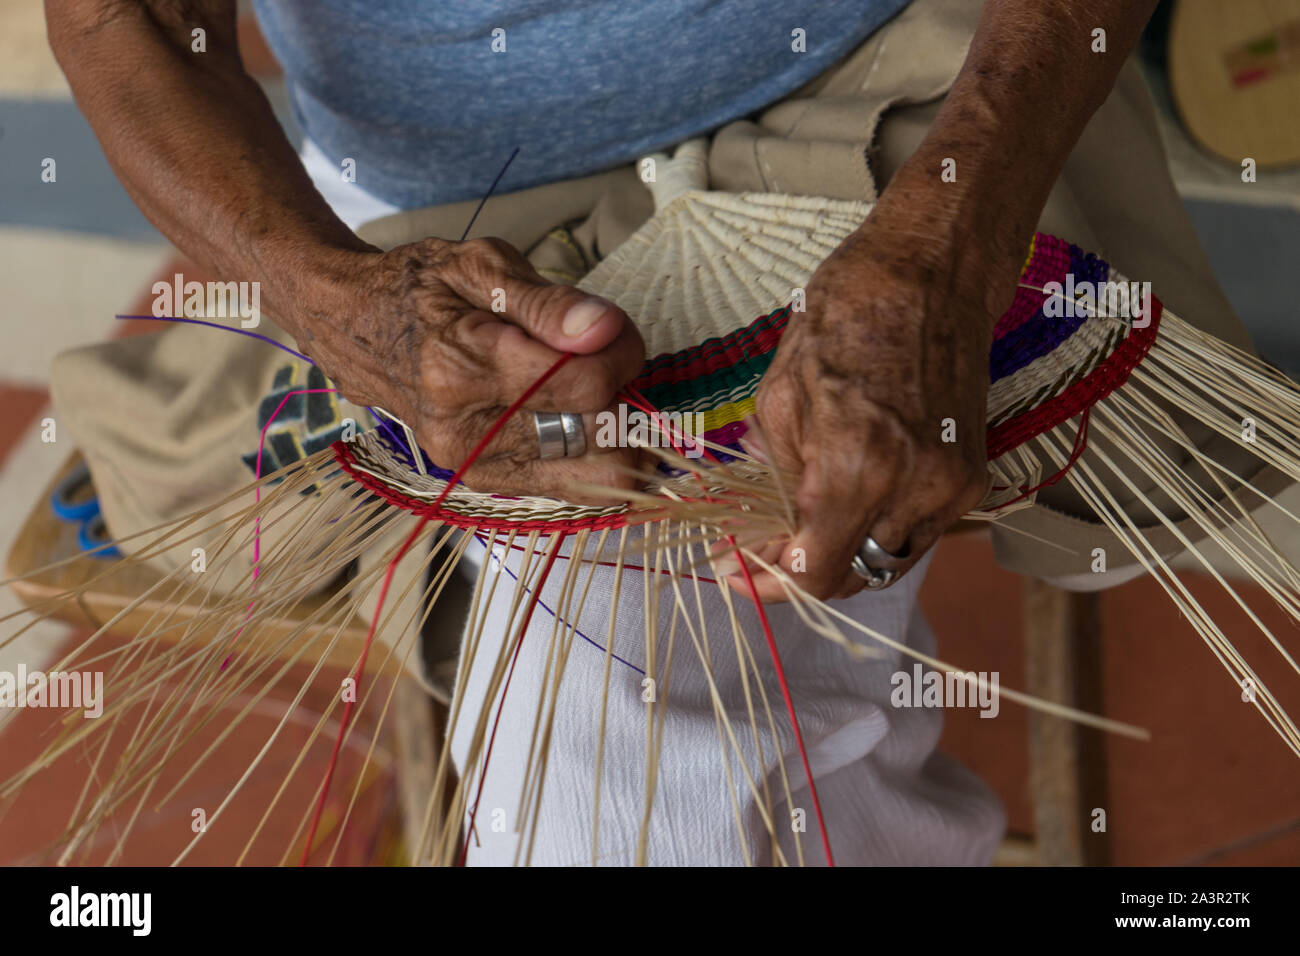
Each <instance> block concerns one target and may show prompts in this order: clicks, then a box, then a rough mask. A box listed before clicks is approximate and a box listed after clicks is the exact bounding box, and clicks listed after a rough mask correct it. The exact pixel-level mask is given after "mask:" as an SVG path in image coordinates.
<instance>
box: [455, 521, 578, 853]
mask: <svg viewBox="0 0 1300 956" xmlns="http://www.w3.org/2000/svg"><path fill="white" fill-rule="evenodd" d="M564 538H565V536H564V535H561V536H560V541H559V543H558V544H554V546H553V547H552V549H551V553H550V554H549V555H547V557H546V565H545V566H544V567H543V568H542V573H541V574H540V575H539V576H538V578H537V583H536V584H535V585H534V586H533V589H532V594H531V595H529V598H528V610H527V611H526V612H525V614H524V623H523V626H522V627H521V628H520V630H519V640H518V641H517V642H516V643H515V652H514V654H513V655H511V657H510V672H509V673H508V674H506V682H505V685H504V686H503V687H502V688H501V699H500V700H498V701H497V713H496V716H495V717H494V718H493V719H492V735H491V736H490V737H489V738H488V745H487V750H486V751H485V752H484V754H483V770H482V772H481V773H479V777H478V789H477V790H476V791H475V793H474V806H473V808H472V809H471V810H470V813H469V829H468V830H467V831H466V833H465V844H464V846H463V847H462V848H461V851H460V862H459V863H458V864H457V865H458V866H464V865H465V859H466V858H467V857H468V856H469V836H470V834H471V833H473V832H474V819H475V817H477V816H478V803H479V800H480V799H482V797H483V784H484V782H485V781H486V780H487V772H488V763H489V762H490V761H491V760H492V745H493V744H495V743H496V740H497V725H498V724H500V723H501V711H502V710H503V709H504V708H505V706H506V692H507V691H509V690H510V679H511V678H512V677H514V676H515V664H517V663H518V662H519V651H520V649H521V648H522V647H523V646H524V638H525V637H527V636H528V625H529V623H530V622H531V621H532V619H533V610H534V609H535V608H536V607H537V602H538V600H539V599H540V598H541V596H542V586H543V585H544V584H546V578H547V577H548V576H549V575H550V573H551V567H552V566H553V565H554V564H555V557H556V555H558V554H559V553H560V547H561V545H563V544H564ZM557 607H558V605H557Z"/></svg>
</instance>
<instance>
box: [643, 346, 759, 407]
mask: <svg viewBox="0 0 1300 956" xmlns="http://www.w3.org/2000/svg"><path fill="white" fill-rule="evenodd" d="M774 354H775V353H774V352H765V353H764V354H762V355H755V356H754V357H753V358H750V359H746V360H745V361H743V362H741V363H740V364H739V365H729V366H727V367H726V368H720V369H718V370H717V371H716V372H711V373H710V374H708V375H706V376H705V377H704V378H693V379H687V380H686V381H684V382H673V383H670V384H667V385H655V386H652V387H649V388H645V389H642V392H641V394H643V395H644V396H645V397H646V400H647V401H649V402H650V404H652V405H654V406H655V407H656V408H662V409H664V410H665V411H672V410H673V409H676V408H679V407H680V406H682V405H685V404H688V403H690V402H692V401H694V400H695V399H697V398H699V397H700V396H701V395H713V394H715V393H717V392H723V391H731V390H733V389H735V388H737V387H739V386H741V385H743V384H745V383H746V382H750V381H753V380H755V379H757V378H761V377H762V376H763V373H764V372H766V371H767V367H768V366H769V365H771V364H772V356H773V355H774Z"/></svg>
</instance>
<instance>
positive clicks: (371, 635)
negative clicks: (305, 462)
mask: <svg viewBox="0 0 1300 956" xmlns="http://www.w3.org/2000/svg"><path fill="white" fill-rule="evenodd" d="M571 358H573V353H572V352H565V353H564V354H563V355H561V356H560V357H559V359H557V360H556V362H555V364H554V365H552V366H551V367H550V368H549V369H547V370H546V372H545V373H543V374H542V376H541V378H539V379H538V380H537V381H535V382H533V384H532V385H530V386H529V387H528V389H527V390H526V391H525V392H524V393H523V394H522V395H520V396H519V397H518V398H517V399H515V401H514V403H513V404H511V406H510V407H509V408H507V409H506V410H505V411H504V412H502V413H501V417H500V418H498V419H497V420H496V421H495V422H494V423H493V424H492V427H491V428H489V429H488V430H487V434H486V435H484V436H483V437H482V438H481V439H479V442H478V444H477V445H475V446H474V448H473V450H472V451H470V453H469V456H468V457H467V458H466V459H465V463H464V464H463V465H461V466H460V468H459V469H458V470H457V471H456V473H455V474H454V475H452V476H451V480H450V481H448V482H447V487H445V488H443V489H442V494H440V495H439V496H438V500H437V501H435V502H434V503H433V505H432V510H434V511H436V510H437V509H438V508H439V506H441V505H442V503H443V501H444V500H445V499H446V497H447V495H449V494H451V490H452V489H453V488H455V487H456V485H457V484H458V483H459V482H460V480H461V478H463V477H464V475H465V472H467V471H468V470H469V469H470V468H471V467H473V465H474V462H475V461H477V460H478V457H479V455H481V454H483V449H485V448H486V447H487V446H488V443H489V442H490V441H492V439H493V438H495V437H496V436H497V433H498V432H499V431H501V429H502V428H503V427H505V423H506V422H507V421H509V420H510V418H511V416H513V415H514V414H515V412H517V411H519V409H520V408H522V407H523V404H524V402H526V401H528V399H530V398H532V397H533V395H535V394H536V393H537V390H538V389H539V388H541V387H542V386H543V385H545V384H546V382H547V381H548V380H549V379H550V377H551V376H552V375H554V374H555V373H556V372H558V371H559V370H560V369H561V368H562V367H563V366H564V363H565V362H567V361H569V359H571ZM340 444H342V442H335V457H337V456H338V446H339V445H340ZM430 520H431V517H430V515H428V514H425V515H422V516H421V517H420V523H419V524H417V525H416V526H415V528H414V530H412V531H411V533H410V534H409V535H408V536H407V538H406V540H405V541H404V542H403V543H402V547H401V549H399V550H398V552H397V554H396V555H395V556H394V557H393V559H392V560H391V561H389V562H388V569H387V570H386V571H385V572H384V583H383V585H382V586H381V587H380V589H379V600H378V601H377V602H376V604H375V613H374V616H373V617H372V618H371V619H370V629H369V630H368V631H367V632H366V641H365V643H364V644H363V645H362V646H361V656H360V658H358V660H357V670H356V676H355V687H354V688H353V690H354V695H353V697H354V699H353V700H350V701H348V702H347V704H346V705H345V706H344V708H343V719H342V720H341V721H340V722H339V732H338V734H337V735H336V736H335V738H334V750H333V752H332V753H331V754H330V761H329V766H328V767H327V768H326V770H325V781H324V783H322V784H321V791H320V799H319V800H317V802H316V812H315V813H314V814H312V820H311V828H310V830H309V831H308V833H307V843H306V845H305V846H304V847H303V848H302V859H301V860H299V861H298V865H299V866H306V865H307V857H308V855H309V854H310V853H311V845H312V841H313V840H314V839H315V837H316V828H317V827H318V826H319V825H320V818H321V814H322V813H323V812H324V810H325V798H326V797H327V796H328V795H329V789H330V781H331V780H333V779H334V769H335V767H336V766H337V765H338V758H339V749H340V748H341V747H342V746H343V736H344V734H345V733H346V732H347V727H348V718H349V717H351V716H352V710H353V705H354V704H355V703H356V699H357V698H359V697H360V692H361V675H362V671H363V670H364V669H365V666H366V656H367V655H368V654H369V653H370V645H371V644H372V643H373V642H374V639H375V628H376V627H377V626H378V624H379V618H380V615H381V613H382V612H383V610H384V601H385V600H386V599H387V597H388V586H389V584H390V582H391V581H392V580H393V572H394V571H396V570H397V565H398V563H399V562H400V561H401V560H402V558H404V557H406V552H407V551H409V550H410V549H411V545H413V544H414V543H415V539H416V538H417V537H418V536H419V534H420V532H421V531H423V530H424V526H425V525H426V524H428V523H429V521H430ZM521 640H522V638H521ZM503 698H504V695H503ZM485 769H486V768H485Z"/></svg>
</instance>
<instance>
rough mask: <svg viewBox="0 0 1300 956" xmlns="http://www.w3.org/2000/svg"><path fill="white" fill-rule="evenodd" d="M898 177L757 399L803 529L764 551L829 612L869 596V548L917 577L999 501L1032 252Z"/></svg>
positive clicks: (774, 594) (770, 581) (845, 248)
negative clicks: (964, 520) (999, 444)
mask: <svg viewBox="0 0 1300 956" xmlns="http://www.w3.org/2000/svg"><path fill="white" fill-rule="evenodd" d="M910 176H916V177H917V178H915V179H910V180H909V177H910ZM899 177H900V178H898V179H896V180H895V182H894V183H893V184H892V185H891V187H890V189H889V190H888V191H887V192H886V193H885V195H884V196H883V197H882V199H881V201H880V203H879V204H878V205H877V206H876V208H875V210H874V211H873V212H872V214H871V215H870V217H869V218H868V219H867V221H866V222H865V223H864V224H863V226H862V227H861V228H859V229H858V230H857V231H856V232H855V233H854V234H853V235H851V236H850V237H849V238H848V239H846V240H845V241H844V242H843V243H842V244H841V245H840V247H839V248H838V249H837V250H836V251H835V252H834V253H833V254H832V255H831V257H830V258H829V259H827V260H826V261H825V262H824V263H823V264H822V265H821V267H820V268H819V269H818V270H817V272H816V273H815V274H814V275H813V278H812V280H811V281H810V282H809V284H808V288H807V310H806V311H805V312H802V313H800V312H795V313H792V314H791V316H790V322H789V326H788V328H787V330H786V332H785V335H784V337H783V338H782V340H781V343H780V346H779V347H778V349H777V352H776V356H775V358H774V360H773V362H772V365H771V367H770V368H769V370H768V372H767V375H766V376H765V377H764V379H763V382H762V384H761V386H760V388H759V391H758V398H757V415H758V421H759V425H760V428H761V432H760V434H759V435H758V436H756V437H757V438H758V440H759V442H760V449H761V453H762V454H763V455H764V456H765V457H766V458H767V459H768V460H769V461H770V463H771V464H772V465H773V466H774V467H776V468H777V469H779V470H780V471H781V472H782V473H784V474H785V475H787V476H793V477H794V479H795V482H796V484H795V486H794V487H793V488H791V489H789V491H790V493H791V497H792V499H793V502H794V505H795V509H796V511H797V518H798V530H797V533H796V534H795V535H794V537H793V538H790V539H788V540H783V541H774V542H768V543H767V544H766V545H765V546H761V547H758V548H757V549H756V550H757V553H759V554H760V555H762V556H763V557H764V559H765V560H768V561H778V562H779V564H780V566H781V567H782V568H783V569H785V570H786V571H787V572H789V573H790V574H791V576H792V578H793V580H794V581H795V583H797V584H798V585H799V586H800V587H801V588H803V589H805V590H806V591H808V592H810V593H811V594H813V595H814V596H816V597H819V598H823V599H826V598H834V597H844V596H847V595H849V594H852V593H854V592H856V591H858V590H859V589H861V588H862V587H863V586H865V584H866V581H865V579H864V578H862V577H860V576H859V575H858V574H857V573H856V572H854V571H853V570H852V569H851V562H852V560H853V557H854V555H855V554H856V553H857V552H858V549H859V547H860V546H861V545H862V543H863V541H864V540H865V539H866V538H867V536H868V535H870V536H871V537H872V538H873V539H874V540H875V542H876V543H877V544H878V545H880V547H882V548H884V549H885V550H886V551H889V552H891V553H893V554H907V555H908V557H907V560H906V561H904V562H903V563H902V565H901V569H902V570H906V569H907V568H908V567H910V566H911V565H912V564H914V563H915V562H916V561H917V560H919V559H920V557H921V556H922V555H923V554H924V552H925V551H926V550H927V549H928V548H929V547H930V546H931V545H933V544H934V543H935V541H937V540H938V538H939V536H940V535H941V534H942V533H943V532H944V530H945V529H947V528H948V527H949V526H950V525H951V524H952V523H954V522H955V521H956V520H957V519H959V518H960V517H961V516H962V515H963V514H964V513H965V512H967V511H969V510H970V509H971V508H972V507H973V506H974V505H975V504H976V503H978V502H979V500H980V499H981V498H982V497H983V494H984V492H985V489H986V486H987V478H986V459H985V405H986V400H987V395H988V387H989V379H988V355H989V345H990V341H991V338H992V328H993V323H994V321H995V320H996V317H997V316H998V315H1000V314H1001V313H1002V312H1003V311H1004V310H1005V308H1006V307H1007V306H1008V305H1009V304H1010V301H1011V298H1012V297H1013V295H1014V293H1015V287H1016V281H1017V276H1018V273H1019V269H1020V265H1021V263H1022V262H1023V258H1024V255H1025V251H1026V250H1024V249H1015V248H997V247H994V246H993V245H992V244H991V243H990V242H989V241H983V242H982V241H981V235H990V234H989V233H988V232H982V231H981V230H978V229H975V228H973V224H972V223H971V222H969V221H967V220H966V218H965V217H966V215H967V213H966V211H964V210H961V209H954V208H951V207H950V206H948V205H947V204H945V203H943V202H940V201H938V200H939V199H942V198H944V197H942V193H941V190H942V187H941V186H940V187H938V188H937V189H936V188H935V187H934V186H933V185H931V183H927V182H926V181H924V180H923V179H921V178H920V175H919V174H917V173H906V172H900V174H899ZM931 180H932V181H933V182H937V177H933V176H932V177H931ZM744 543H745V542H743V541H742V542H741V544H742V545H743V544H744ZM734 568H735V563H734V559H731V560H730V561H727V560H725V559H724V565H723V569H722V570H723V571H724V573H726V572H727V571H728V570H733V571H734ZM751 572H752V573H754V579H755V583H756V586H757V589H758V592H759V596H760V597H761V598H762V599H763V600H766V601H779V600H782V599H784V597H785V592H784V590H783V588H782V587H781V585H780V583H779V582H778V581H777V580H776V579H775V578H774V577H773V576H772V575H770V574H766V573H759V572H758V569H757V567H756V566H754V565H753V563H752V562H751ZM728 580H729V581H730V582H731V583H732V585H733V586H735V587H736V588H737V589H738V590H739V591H740V593H742V594H748V593H749V589H748V587H747V586H746V585H745V584H744V582H743V578H742V577H740V575H738V574H735V573H732V574H731V575H730V576H729V578H728Z"/></svg>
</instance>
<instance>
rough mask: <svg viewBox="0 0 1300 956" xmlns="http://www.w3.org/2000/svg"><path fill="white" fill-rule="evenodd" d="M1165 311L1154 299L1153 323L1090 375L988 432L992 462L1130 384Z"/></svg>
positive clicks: (1132, 334) (1134, 334) (1131, 336)
mask: <svg viewBox="0 0 1300 956" xmlns="http://www.w3.org/2000/svg"><path fill="white" fill-rule="evenodd" d="M1163 309H1164V307H1163V306H1162V305H1161V304H1160V300H1159V299H1156V298H1155V297H1152V299H1151V321H1150V323H1149V324H1148V325H1146V326H1145V327H1144V328H1137V327H1134V328H1133V329H1132V330H1131V331H1130V332H1129V334H1128V336H1127V337H1126V338H1125V339H1124V341H1123V342H1121V343H1120V344H1119V345H1118V346H1117V347H1116V348H1115V350H1114V351H1113V352H1111V353H1110V355H1108V356H1106V358H1105V359H1103V360H1102V361H1101V362H1099V363H1098V365H1097V367H1096V369H1094V370H1093V371H1092V373H1091V374H1090V375H1088V376H1087V377H1086V378H1083V379H1080V380H1079V381H1077V382H1075V383H1074V384H1073V385H1071V386H1070V387H1069V388H1067V389H1065V391H1063V392H1061V394H1060V395H1057V396H1056V397H1055V398H1052V399H1049V400H1048V401H1046V402H1043V403H1042V404H1041V405H1039V406H1037V407H1036V408H1031V409H1030V410H1029V411H1027V412H1025V413H1024V414H1022V415H1017V416H1016V417H1015V418H1011V419H1008V420H1007V421H1005V422H1003V423H1002V424H1001V425H999V426H997V427H996V428H991V429H989V433H988V436H987V438H986V440H985V444H986V448H987V452H988V458H989V461H992V460H993V459H995V458H1000V457H1001V456H1003V455H1005V454H1006V453H1007V452H1009V451H1012V450H1014V449H1016V448H1018V447H1020V446H1021V445H1023V444H1024V443H1025V442H1027V441H1029V439H1031V438H1034V437H1035V436H1037V435H1041V434H1043V433H1044V432H1047V431H1051V430H1052V429H1053V428H1055V427H1056V426H1057V425H1060V424H1061V423H1062V422H1066V421H1069V420H1070V419H1071V418H1074V417H1075V416H1076V415H1078V414H1080V413H1081V412H1083V411H1084V410H1085V409H1088V408H1091V407H1092V406H1093V405H1095V404H1097V402H1099V401H1101V400H1102V399H1103V398H1105V397H1106V396H1107V395H1109V394H1110V393H1111V392H1113V391H1115V389H1117V388H1119V387H1120V386H1121V385H1123V384H1124V383H1125V382H1127V381H1128V379H1129V376H1130V375H1131V374H1132V373H1133V369H1135V368H1137V366H1138V365H1139V363H1141V361H1142V360H1143V359H1144V358H1146V356H1147V353H1148V352H1149V351H1151V346H1152V345H1153V344H1154V343H1155V340H1156V332H1157V330H1158V328H1159V326H1160V316H1161V314H1162V312H1163Z"/></svg>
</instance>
